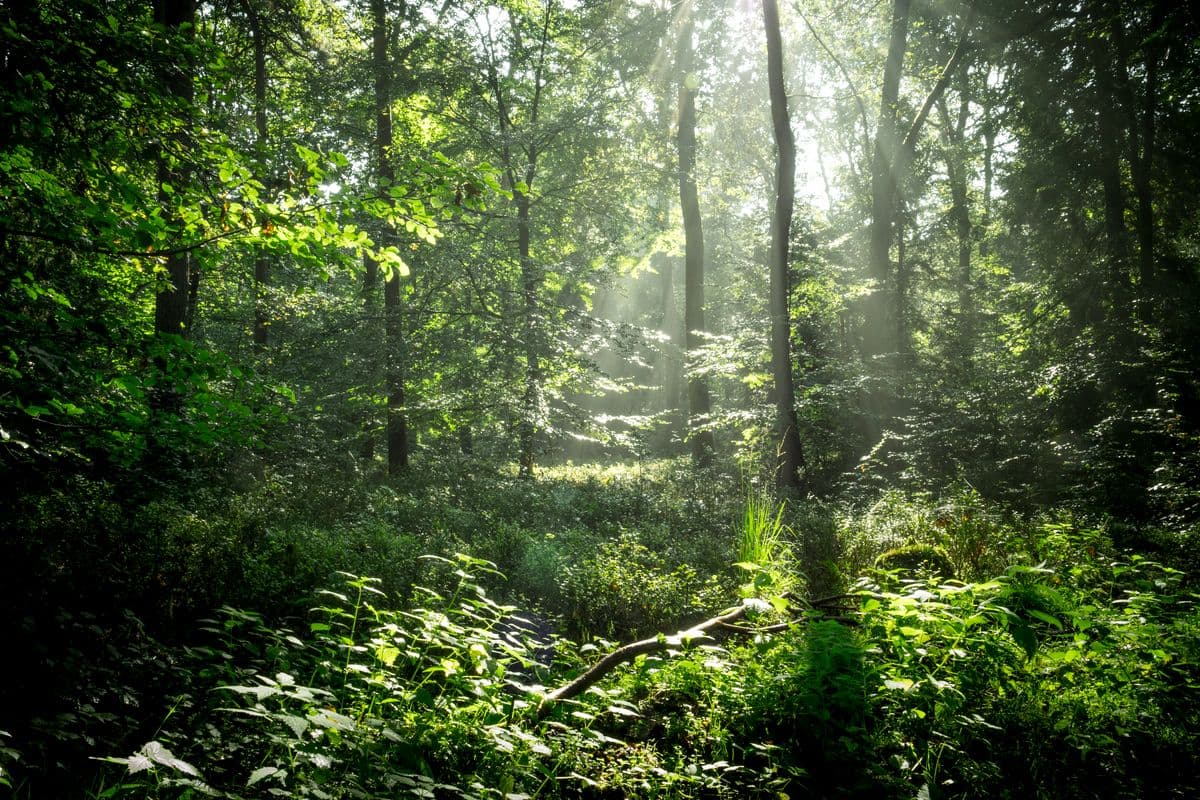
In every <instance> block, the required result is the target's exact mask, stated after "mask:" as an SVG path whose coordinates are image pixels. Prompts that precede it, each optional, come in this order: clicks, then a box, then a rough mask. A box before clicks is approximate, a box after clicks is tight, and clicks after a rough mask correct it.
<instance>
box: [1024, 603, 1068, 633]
mask: <svg viewBox="0 0 1200 800" xmlns="http://www.w3.org/2000/svg"><path fill="white" fill-rule="evenodd" d="M1029 616H1031V617H1033V618H1034V619H1038V620H1041V621H1042V622H1045V623H1046V624H1047V625H1053V626H1054V627H1056V628H1058V629H1059V630H1060V631H1061V630H1062V629H1063V624H1062V623H1061V622H1059V621H1058V618H1057V617H1052V616H1050V615H1049V614H1047V613H1046V612H1045V611H1038V610H1037V609H1036V608H1031V609H1029Z"/></svg>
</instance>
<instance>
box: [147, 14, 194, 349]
mask: <svg viewBox="0 0 1200 800" xmlns="http://www.w3.org/2000/svg"><path fill="white" fill-rule="evenodd" d="M155 20H156V21H157V22H158V23H159V24H160V25H163V26H165V27H166V29H167V33H168V35H169V36H172V37H179V36H182V37H183V38H184V39H185V40H186V41H188V42H190V41H191V40H192V38H193V36H194V27H195V22H196V7H195V4H194V1H193V0H157V2H156V3H155ZM185 26H186V29H185ZM163 83H164V85H165V88H166V90H167V93H168V94H169V95H170V96H171V97H173V98H175V99H176V100H178V101H180V103H181V105H183V106H185V107H187V106H190V105H191V102H192V97H193V93H192V68H191V65H190V63H188V61H187V60H186V58H185V60H184V61H181V62H176V63H169V64H167V65H165V69H164V74H163ZM185 113H187V112H185ZM188 128H189V125H188V124H186V123H184V124H181V125H180V127H179V129H178V132H177V133H175V134H174V136H173V137H172V138H171V142H170V148H173V149H174V150H175V151H176V153H175V155H174V157H175V158H176V159H181V158H183V156H184V153H186V152H187V148H188V143H187V138H188ZM170 148H169V149H170ZM187 181H188V175H187V171H186V170H185V169H184V168H183V167H182V166H180V164H179V163H178V162H175V163H172V156H171V154H170V153H169V152H163V153H161V154H160V155H159V159H158V183H159V193H158V199H159V203H160V204H161V205H162V208H163V216H164V217H165V218H166V219H168V220H174V221H176V222H177V221H178V220H176V217H175V209H174V207H173V206H174V200H173V199H172V196H173V195H174V194H176V193H178V192H181V191H183V189H184V187H185V184H186V183H187ZM168 186H169V187H171V190H170V191H168V189H167V187H168ZM165 266H166V273H167V285H166V286H165V287H163V288H162V289H161V290H160V291H159V292H158V294H157V295H156V296H155V299H154V330H155V332H156V333H159V334H174V335H179V336H186V335H187V321H188V318H189V316H190V314H189V311H188V301H189V299H190V297H191V290H192V257H191V253H190V252H186V251H183V252H175V253H172V254H171V255H169V256H167V259H166V265H165Z"/></svg>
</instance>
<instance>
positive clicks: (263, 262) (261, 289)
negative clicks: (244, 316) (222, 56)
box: [245, 0, 271, 351]
mask: <svg viewBox="0 0 1200 800" xmlns="http://www.w3.org/2000/svg"><path fill="white" fill-rule="evenodd" d="M245 9H246V15H247V17H248V18H249V20H250V35H251V37H252V39H253V46H254V134H255V136H254V151H255V162H256V164H257V167H258V177H259V180H261V181H262V183H263V185H264V186H265V185H269V180H268V177H267V170H268V168H269V158H268V155H267V146H268V130H267V39H266V31H265V30H264V29H263V25H262V18H261V16H260V15H259V13H258V8H257V7H256V6H255V0H247V2H246V3H245ZM270 282H271V259H270V257H269V256H268V255H267V253H266V252H265V251H263V252H260V253H259V254H258V256H257V257H256V258H255V259H254V332H253V337H254V346H255V348H257V349H258V350H260V351H262V350H266V348H267V343H268V339H269V333H268V330H267V327H268V319H269V310H270V298H269V296H268V291H269V286H270Z"/></svg>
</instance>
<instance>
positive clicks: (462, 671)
mask: <svg viewBox="0 0 1200 800" xmlns="http://www.w3.org/2000/svg"><path fill="white" fill-rule="evenodd" d="M427 558H436V559H437V560H438V561H440V562H442V564H443V566H444V567H445V570H444V572H445V573H446V575H445V577H446V579H447V580H446V581H445V582H446V583H447V584H448V588H447V589H444V590H443V591H440V592H439V591H437V590H434V589H430V588H423V589H421V590H420V591H421V592H422V593H423V595H424V603H423V607H422V608H417V609H412V610H391V609H388V608H385V607H383V603H384V602H385V597H384V595H383V593H382V592H380V591H379V589H378V588H377V587H376V586H375V584H376V583H377V581H376V580H375V579H373V578H363V577H358V576H353V575H348V574H346V575H344V578H345V586H344V588H343V590H342V591H325V592H322V594H321V597H322V598H323V599H324V600H325V601H326V602H325V603H324V604H323V605H321V606H320V607H318V608H316V609H314V611H313V615H314V620H313V622H312V623H311V624H310V626H309V635H308V636H306V637H305V638H301V637H299V636H297V635H296V634H294V633H292V632H291V631H288V630H283V629H280V630H274V629H270V628H267V627H266V626H264V625H262V624H261V620H258V619H257V617H255V616H254V615H252V614H247V613H246V612H240V611H235V610H232V609H226V610H224V612H223V615H224V619H222V620H219V621H214V622H213V624H211V625H210V626H209V630H210V631H211V632H213V633H215V634H216V636H217V638H218V644H217V645H215V646H213V647H210V648H203V649H200V650H195V651H193V652H192V653H191V659H192V661H193V662H194V663H193V664H192V665H191V666H190V667H187V669H189V670H190V676H191V678H192V680H193V684H194V687H195V689H196V692H197V695H196V696H200V695H201V693H203V690H204V688H205V687H206V686H207V687H210V690H209V691H208V692H207V693H206V694H204V696H205V697H206V698H208V699H210V704H209V705H208V706H207V707H200V704H199V703H198V702H197V701H195V700H193V699H192V697H191V696H189V697H187V698H185V699H183V700H182V701H181V705H182V706H185V707H186V709H185V712H184V713H177V714H176V715H175V717H176V719H177V720H178V722H176V719H172V720H168V722H169V723H170V722H176V724H174V725H173V726H171V727H167V725H166V724H164V727H163V729H162V730H161V731H160V733H159V735H157V738H156V739H155V740H154V741H152V742H150V743H148V744H147V745H145V746H144V747H143V748H142V749H141V750H140V751H139V752H138V753H135V754H134V755H132V756H129V757H126V758H108V759H104V760H106V761H109V762H113V763H117V764H121V765H123V766H125V767H126V770H127V775H126V777H125V778H123V779H122V780H123V782H122V783H120V784H117V785H115V786H113V787H111V788H110V789H108V790H105V791H104V792H103V795H104V796H106V797H115V796H121V795H122V794H126V795H133V794H138V795H140V796H144V793H145V791H146V789H147V787H148V786H149V785H153V786H154V792H155V796H177V797H191V796H196V795H198V794H204V795H212V796H222V797H231V798H243V797H270V796H279V797H314V798H333V797H351V796H352V797H389V798H392V797H396V796H404V795H411V796H415V797H433V796H435V794H436V795H437V796H446V795H450V796H460V797H464V798H485V797H504V796H506V795H508V796H513V795H519V794H520V793H521V792H522V791H524V790H527V789H530V788H533V789H536V786H537V785H541V784H543V783H545V782H546V781H547V780H553V776H554V774H555V766H556V763H555V761H554V759H553V752H552V750H551V748H550V746H549V745H548V744H547V742H546V741H544V740H543V739H542V738H541V737H540V736H539V735H538V734H536V733H534V732H533V729H532V719H533V717H532V712H533V706H534V705H535V704H536V703H535V701H534V695H533V694H532V692H533V691H534V690H535V689H536V688H538V687H536V686H534V685H531V684H535V683H536V681H537V680H538V679H539V670H541V669H542V666H541V665H540V664H539V661H538V658H539V657H541V658H542V659H543V660H545V657H546V650H547V647H548V645H547V644H546V643H545V642H537V641H534V640H532V639H531V637H530V636H529V635H528V634H527V633H526V630H525V628H523V627H522V625H521V624H520V623H519V621H515V620H517V618H516V616H515V612H516V609H515V608H514V607H513V606H505V605H500V604H498V603H496V602H495V601H493V600H492V599H491V598H489V597H488V596H487V595H486V593H485V592H484V590H483V589H482V588H481V587H480V585H479V583H478V575H480V574H483V573H487V572H490V571H492V567H491V565H490V564H489V563H488V562H484V561H480V560H478V559H474V558H471V557H469V556H465V555H458V556H456V557H455V558H454V559H443V558H440V557H427ZM214 683H215V684H216V685H215V687H213V684H214ZM527 721H528V722H530V725H525V724H524V723H525V722H527ZM167 743H169V744H170V746H171V748H173V750H172V749H168V747H167ZM173 751H177V752H178V753H179V755H178V756H177V755H175V752H173ZM482 776H486V777H482ZM451 781H453V782H451Z"/></svg>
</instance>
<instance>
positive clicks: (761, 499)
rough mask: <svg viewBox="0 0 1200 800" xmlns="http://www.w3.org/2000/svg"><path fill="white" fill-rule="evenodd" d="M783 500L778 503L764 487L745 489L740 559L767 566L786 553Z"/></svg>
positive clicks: (744, 561) (743, 562) (739, 545)
mask: <svg viewBox="0 0 1200 800" xmlns="http://www.w3.org/2000/svg"><path fill="white" fill-rule="evenodd" d="M783 509H784V503H782V502H776V501H775V499H774V498H772V497H771V495H770V494H769V493H768V492H767V491H766V490H763V489H756V488H753V487H751V488H750V489H748V490H747V491H746V503H745V505H744V506H743V509H742V524H741V530H740V532H739V533H740V536H739V539H738V561H739V562H740V563H742V564H753V565H755V566H757V567H760V568H763V569H766V568H769V567H771V566H773V565H775V564H776V563H777V562H778V560H779V558H780V557H781V555H782V553H783V531H784V525H783Z"/></svg>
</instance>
